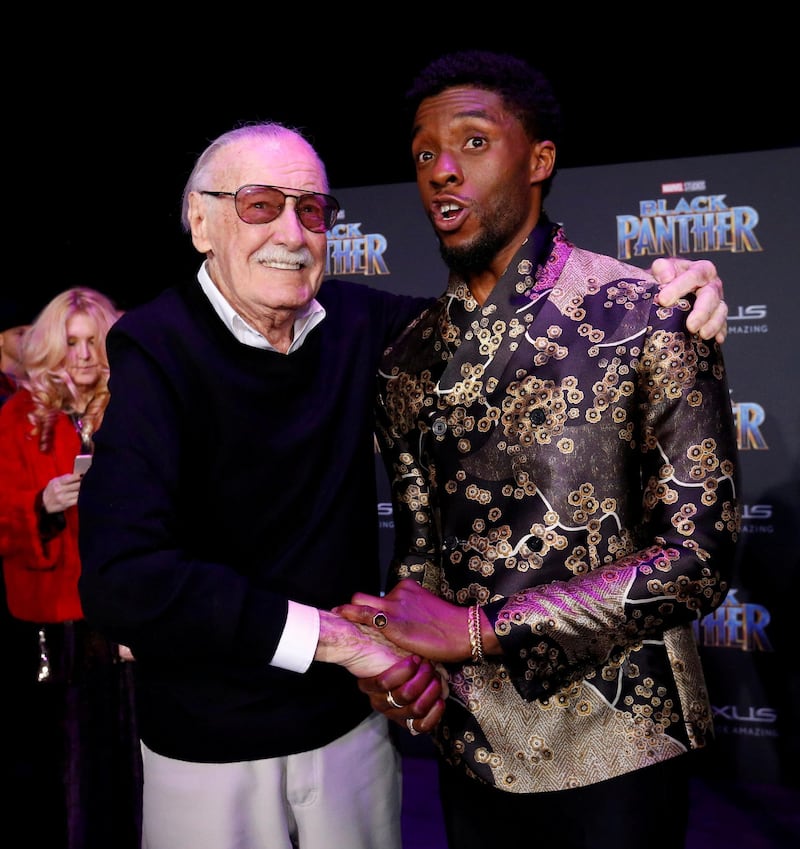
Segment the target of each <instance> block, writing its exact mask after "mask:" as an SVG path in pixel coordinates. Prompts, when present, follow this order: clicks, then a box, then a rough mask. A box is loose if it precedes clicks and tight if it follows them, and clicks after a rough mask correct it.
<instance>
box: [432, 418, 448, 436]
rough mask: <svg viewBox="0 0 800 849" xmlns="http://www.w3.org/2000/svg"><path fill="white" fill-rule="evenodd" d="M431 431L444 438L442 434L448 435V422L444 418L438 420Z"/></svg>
mask: <svg viewBox="0 0 800 849" xmlns="http://www.w3.org/2000/svg"><path fill="white" fill-rule="evenodd" d="M431 430H432V431H433V432H434V433H435V434H436V436H442V434H444V433H447V422H446V421H445V420H444V419H442V418H439V419H436V421H435V422H434V423H433V427H432V428H431Z"/></svg>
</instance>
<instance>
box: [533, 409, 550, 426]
mask: <svg viewBox="0 0 800 849" xmlns="http://www.w3.org/2000/svg"><path fill="white" fill-rule="evenodd" d="M546 418H547V414H546V413H545V411H544V410H543V409H542V408H541V407H534V408H533V409H532V410H531V421H532V422H533V423H534V424H535V425H540V424H544V422H545V419H546Z"/></svg>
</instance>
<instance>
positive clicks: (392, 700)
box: [386, 690, 405, 708]
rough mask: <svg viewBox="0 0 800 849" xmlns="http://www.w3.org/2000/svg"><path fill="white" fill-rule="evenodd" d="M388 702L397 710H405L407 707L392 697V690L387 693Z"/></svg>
mask: <svg viewBox="0 0 800 849" xmlns="http://www.w3.org/2000/svg"><path fill="white" fill-rule="evenodd" d="M386 701H387V702H389V704H390V705H391V706H392V707H395V708H404V707H405V705H401V704H400V703H399V702H397V701H396V700H395V697H394V696H393V695H392V691H391V690H387V691H386Z"/></svg>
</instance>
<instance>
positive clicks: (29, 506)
mask: <svg viewBox="0 0 800 849" xmlns="http://www.w3.org/2000/svg"><path fill="white" fill-rule="evenodd" d="M32 409H33V402H32V399H31V395H30V393H29V392H28V391H27V390H26V389H19V390H18V391H17V392H15V393H14V394H13V395H12V396H11V397H10V398H9V399H8V400H7V401H6V403H5V404H3V406H2V408H0V557H2V558H3V571H4V574H5V581H6V593H7V596H8V608H9V610H10V611H11V613H12V614H13V615H14V616H16V617H17V618H18V619H25V620H28V621H31V622H64V621H67V620H70V619H82V618H83V610H82V608H81V604H80V600H79V598H78V576H79V575H80V571H81V565H80V557H79V554H78V508H77V507H70V508H69V509H68V510H66V511H64V519H65V520H66V526H65V527H64V529H63V530H61V531H59V532H58V533H56V535H55V536H54V537H53V538H52V539H50V540H49V541H48V542H44V541H43V540H42V538H41V535H40V533H39V516H38V512H37V509H36V503H37V496H38V495H39V493H40V492H41V491H42V490H43V489H44V488H45V486H46V485H47V482H48V481H49V480H51V479H52V478H54V477H57V476H58V475H63V474H66V473H68V472H71V471H72V464H73V461H74V459H75V455H76V454H79V453H80V450H81V441H80V438H79V436H78V434H77V433H76V432H75V428H74V427H73V425H72V421H71V420H70V418H69V416H68V415H67V414H66V413H63V414H60V415H59V416H58V418H57V420H56V423H55V428H54V433H53V439H52V447H51V449H50V451H49V452H48V453H46V454H45V453H42V452H41V451H40V450H39V437H38V436H33V435H32V434H31V424H30V421H29V420H28V413H29V412H31V410H32Z"/></svg>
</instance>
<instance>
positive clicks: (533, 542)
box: [528, 537, 544, 551]
mask: <svg viewBox="0 0 800 849" xmlns="http://www.w3.org/2000/svg"><path fill="white" fill-rule="evenodd" d="M528 548H529V549H530V550H531V551H541V550H542V549H543V548H544V540H543V539H542V538H541V537H531V539H529V540H528Z"/></svg>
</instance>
